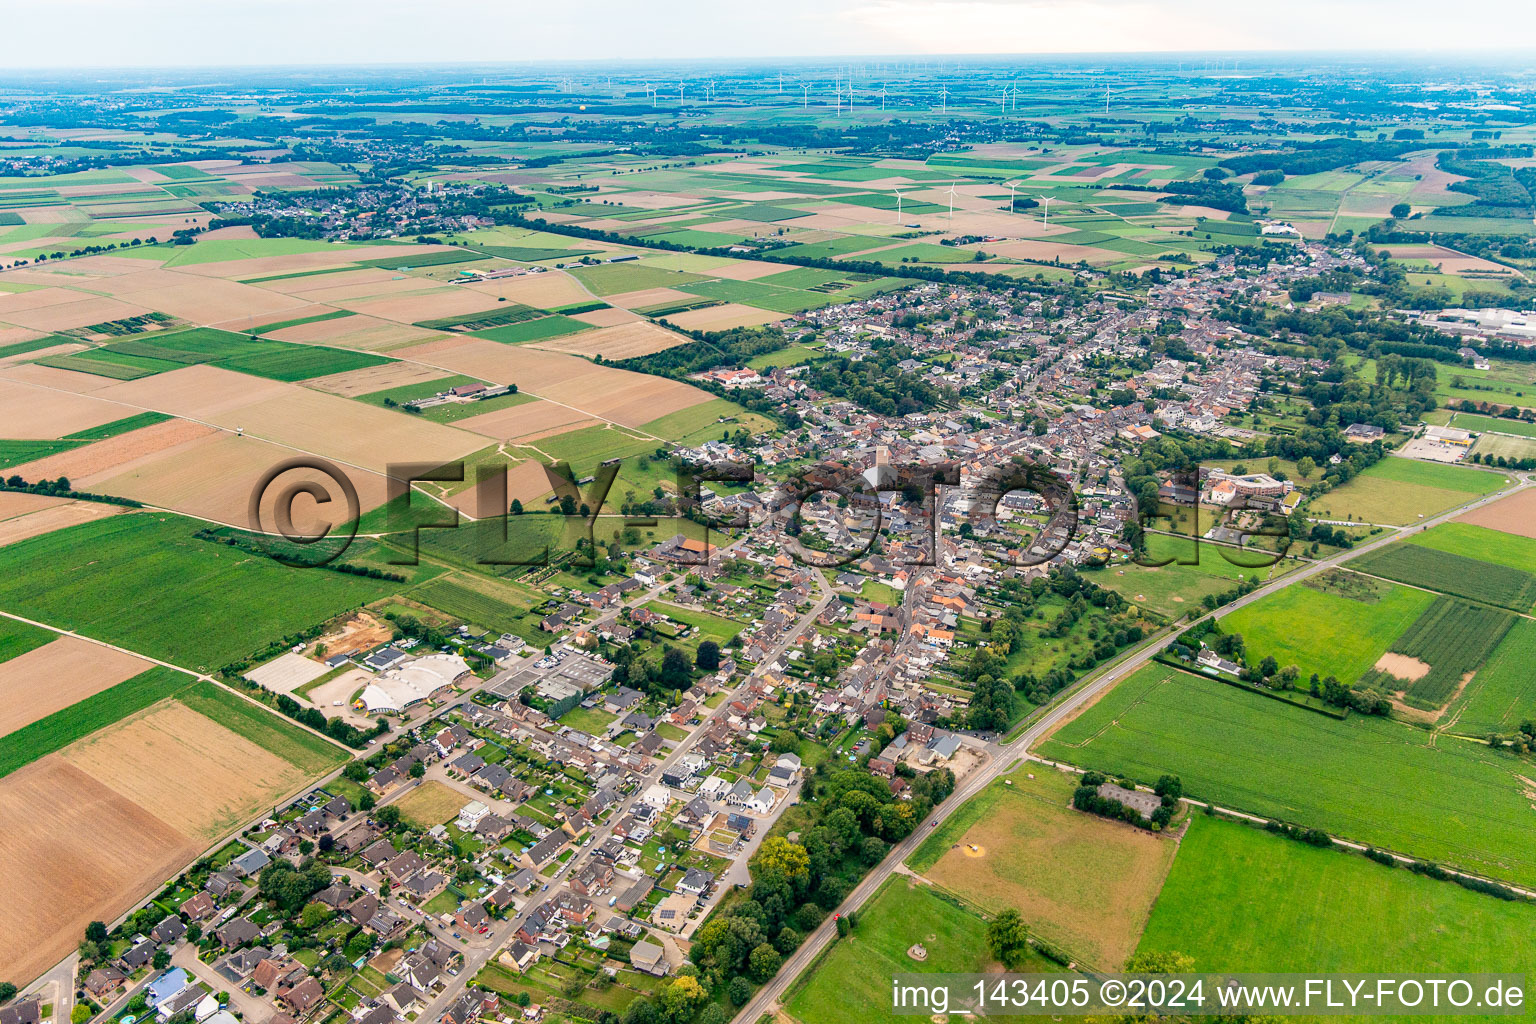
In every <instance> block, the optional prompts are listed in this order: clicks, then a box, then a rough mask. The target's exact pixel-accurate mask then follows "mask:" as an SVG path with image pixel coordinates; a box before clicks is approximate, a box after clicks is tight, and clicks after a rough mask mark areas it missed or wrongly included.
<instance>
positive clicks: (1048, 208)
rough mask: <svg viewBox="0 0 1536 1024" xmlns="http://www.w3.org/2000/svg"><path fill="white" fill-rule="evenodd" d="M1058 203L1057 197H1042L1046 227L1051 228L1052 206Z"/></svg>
mask: <svg viewBox="0 0 1536 1024" xmlns="http://www.w3.org/2000/svg"><path fill="white" fill-rule="evenodd" d="M1055 201H1056V197H1055V196H1041V197H1040V205H1041V206H1042V207H1043V208H1044V209H1045V226H1046V227H1050V226H1051V204H1052V203H1054V202H1055Z"/></svg>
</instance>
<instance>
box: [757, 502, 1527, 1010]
mask: <svg viewBox="0 0 1536 1024" xmlns="http://www.w3.org/2000/svg"><path fill="white" fill-rule="evenodd" d="M1509 475H1510V476H1513V477H1514V479H1515V480H1516V481H1518V482H1517V483H1516V484H1515V486H1514V487H1507V488H1505V489H1503V490H1500V491H1495V492H1494V493H1492V494H1489V495H1486V496H1484V497H1482V498H1479V499H1477V500H1476V501H1472V502H1469V503H1467V504H1465V505H1458V506H1457V507H1456V508H1453V509H1451V510H1450V511H1448V512H1443V513H1441V514H1440V515H1438V516H1435V517H1433V518H1431V519H1426V520H1425V521H1424V522H1423V523H1421V524H1418V525H1415V526H1412V527H1408V528H1406V529H1403V530H1398V531H1395V532H1393V533H1390V534H1387V535H1386V536H1384V537H1380V538H1378V539H1376V540H1373V541H1371V542H1370V543H1368V544H1362V545H1360V546H1358V547H1354V548H1350V549H1349V550H1347V551H1341V552H1339V553H1338V554H1336V555H1332V556H1330V557H1328V558H1323V559H1319V560H1317V561H1315V562H1312V563H1310V564H1308V565H1307V566H1305V567H1304V568H1301V569H1297V570H1296V571H1294V572H1290V573H1287V574H1286V575H1284V576H1282V577H1280V578H1279V579H1277V580H1275V581H1273V582H1272V583H1266V584H1265V585H1264V586H1262V587H1259V588H1258V589H1256V590H1254V591H1253V592H1251V593H1249V594H1245V595H1244V596H1242V597H1240V598H1238V599H1237V600H1236V601H1233V602H1231V603H1230V604H1227V605H1224V606H1222V607H1221V608H1219V609H1217V610H1216V611H1214V612H1207V613H1206V614H1204V615H1202V616H1200V617H1199V618H1197V619H1193V620H1191V621H1190V625H1191V626H1192V625H1195V624H1197V623H1199V622H1202V621H1204V620H1205V619H1208V618H1211V617H1213V616H1215V615H1225V614H1227V613H1228V612H1231V611H1235V610H1236V609H1238V608H1242V607H1244V606H1245V605H1248V604H1252V603H1253V602H1254V601H1258V600H1260V599H1262V598H1264V597H1267V596H1269V595H1270V594H1273V593H1275V592H1276V591H1278V590H1281V589H1283V588H1285V587H1289V586H1291V585H1292V584H1294V583H1300V582H1301V581H1302V580H1305V579H1309V578H1310V577H1312V576H1315V575H1317V574H1318V573H1320V572H1325V571H1327V570H1328V569H1332V568H1335V567H1337V566H1339V565H1341V564H1343V563H1344V562H1347V561H1349V560H1350V559H1352V558H1358V557H1359V556H1361V555H1364V554H1366V553H1368V552H1371V551H1375V550H1376V549H1378V548H1380V547H1383V546H1385V545H1387V544H1390V543H1392V542H1393V541H1396V540H1400V539H1402V538H1403V537H1406V536H1408V535H1409V534H1411V533H1416V532H1418V531H1421V530H1427V529H1428V528H1430V527H1431V526H1438V525H1439V524H1441V523H1444V522H1448V521H1450V520H1452V519H1455V518H1456V517H1457V516H1461V515H1465V514H1466V513H1467V512H1470V511H1472V510H1473V509H1476V508H1481V507H1482V506H1484V505H1488V504H1491V503H1492V502H1494V501H1498V500H1500V499H1502V498H1507V497H1509V496H1510V495H1511V494H1514V493H1516V492H1517V491H1521V490H1524V489H1525V488H1527V487H1529V486H1531V478H1530V477H1522V476H1519V475H1516V474H1509ZM1212 546H1213V547H1214V546H1215V545H1212ZM1218 557H1219V556H1218ZM1169 632H1170V631H1169V630H1165V631H1164V632H1163V633H1160V634H1158V635H1157V636H1154V637H1152V638H1151V639H1150V640H1149V641H1147V642H1145V643H1143V644H1142V645H1141V646H1140V647H1139V648H1137V649H1136V650H1135V651H1134V652H1133V653H1132V654H1131V655H1130V656H1128V657H1125V658H1122V659H1121V660H1119V661H1117V662H1115V663H1113V664H1111V665H1109V666H1107V667H1106V668H1104V669H1102V670H1101V671H1100V672H1099V673H1098V674H1097V675H1093V676H1090V677H1088V680H1087V681H1086V682H1084V683H1082V684H1080V685H1079V686H1078V687H1077V688H1076V689H1074V690H1072V691H1071V692H1069V693H1068V695H1067V696H1066V697H1065V698H1063V699H1062V700H1061V701H1060V702H1059V703H1058V704H1056V705H1055V706H1054V707H1052V708H1051V709H1050V710H1049V711H1047V712H1046V713H1045V714H1044V715H1042V716H1041V717H1040V719H1039V720H1038V721H1036V722H1035V723H1034V724H1033V725H1031V726H1030V727H1029V728H1028V729H1026V730H1025V731H1024V732H1023V733H1022V734H1021V735H1020V736H1019V737H1018V739H1016V740H1014V741H1013V742H1012V743H1009V744H1007V745H1005V746H1003V747H1001V748H1000V752H999V754H998V756H997V757H995V758H993V759H992V761H991V762H989V763H988V764H987V765H986V767H984V768H983V769H981V770H979V771H977V772H976V773H974V774H973V775H971V776H970V777H969V778H967V779H966V780H965V781H964V783H962V784H961V785H960V786H958V787H957V788H956V790H955V792H954V793H952V794H950V796H949V799H947V800H945V801H944V802H943V803H942V804H940V805H939V806H938V807H937V808H935V809H934V812H933V815H932V816H931V817H930V818H929V821H928V822H924V823H921V824H919V825H918V827H917V828H916V829H914V830H913V831H912V834H911V835H909V836H907V838H905V839H903V840H902V841H901V842H899V843H897V844H896V845H895V846H893V847H892V848H891V851H890V853H888V854H887V855H886V858H885V860H883V861H881V862H880V863H879V865H877V866H876V867H875V869H874V870H873V871H871V872H870V873H869V874H867V875H865V876H864V879H863V880H862V881H861V882H859V884H858V885H856V886H854V888H853V891H852V892H850V893H849V894H848V897H847V898H846V899H845V900H843V902H842V904H841V905H840V906H839V907H838V908H837V914H836V915H829V916H828V917H827V919H826V920H824V921H822V923H821V924H820V925H819V926H818V927H817V928H816V930H815V931H813V932H811V934H810V935H808V936H806V939H805V941H804V942H802V943H801V944H800V948H799V949H797V950H795V952H794V953H793V954H792V955H791V956H790V957H789V959H787V960H785V961H784V964H783V966H782V967H781V968H780V969H779V973H778V974H776V975H774V977H773V979H772V980H771V981H769V982H767V983H766V984H764V985H763V987H762V988H760V989H758V990H757V993H756V994H755V995H754V996H753V997H752V998H751V999H750V1000H749V1001H748V1002H747V1004H746V1005H745V1006H743V1007H742V1008H741V1010H740V1012H739V1013H737V1014H736V1017H735V1020H734V1024H754V1022H755V1021H757V1019H758V1018H759V1017H761V1016H762V1015H763V1014H765V1013H769V1012H771V1011H773V1010H775V1009H776V1008H777V1007H778V1006H779V1005H780V1003H781V1000H782V999H783V997H784V993H785V992H786V991H787V990H788V989H789V987H790V985H791V984H793V982H794V980H795V979H796V978H798V977H799V976H800V975H801V974H802V973H803V972H804V971H805V969H806V968H807V967H809V966H810V965H811V963H812V962H813V961H815V959H816V958H817V957H818V956H820V955H821V952H822V950H824V949H826V948H827V946H828V944H829V943H831V941H832V940H833V938H835V937H836V935H837V923H836V920H835V919H836V917H837V916H838V915H841V914H847V913H849V912H850V911H854V910H857V909H858V908H859V907H861V906H863V904H864V902H865V901H866V900H868V899H869V898H870V897H871V896H873V895H874V894H875V891H876V890H877V889H879V888H880V886H882V885H884V884H885V881H886V879H888V878H890V877H891V875H892V874H893V873H895V871H896V869H897V868H898V867H899V866H900V865H901V864H902V862H903V861H905V860H906V859H907V858H908V857H909V856H911V855H912V853H913V852H914V851H915V850H916V849H917V847H918V845H919V844H921V843H922V841H923V840H924V839H925V838H927V836H928V834H929V833H930V832H931V831H932V830H933V829H932V827H931V826H932V825H936V824H938V823H939V822H942V821H943V820H944V819H945V818H947V817H949V815H951V814H953V813H954V812H955V810H956V809H957V808H959V807H960V806H961V805H962V804H964V803H965V802H966V801H967V800H969V799H970V798H971V797H973V796H975V795H976V794H977V793H979V792H981V791H982V790H983V789H985V788H986V787H987V786H988V785H990V784H991V783H992V782H993V781H994V780H996V779H997V778H998V777H999V776H1001V775H1002V774H1003V773H1004V772H1006V771H1007V770H1008V769H1009V768H1011V767H1012V766H1013V764H1014V763H1015V762H1016V761H1017V760H1018V759H1019V758H1021V757H1022V756H1023V755H1024V754H1025V753H1027V752H1028V750H1029V748H1030V747H1032V746H1034V745H1035V743H1036V742H1038V741H1039V740H1040V739H1042V738H1043V737H1045V736H1046V735H1047V734H1048V733H1050V732H1051V731H1052V730H1053V729H1055V727H1056V726H1058V725H1060V724H1061V723H1062V721H1063V720H1065V719H1066V718H1068V717H1070V716H1071V715H1073V714H1074V713H1075V712H1076V711H1077V710H1078V709H1079V708H1081V707H1083V706H1085V705H1086V704H1089V703H1091V702H1092V701H1093V700H1095V699H1096V698H1097V697H1098V696H1099V695H1100V694H1102V693H1103V692H1104V691H1105V690H1107V689H1109V688H1110V687H1112V686H1114V685H1115V684H1116V683H1118V682H1119V681H1120V680H1122V679H1124V678H1125V677H1127V676H1129V675H1130V674H1131V673H1133V672H1135V671H1136V670H1137V669H1139V668H1141V667H1142V666H1143V665H1145V664H1147V662H1149V661H1151V660H1152V658H1153V657H1154V656H1155V655H1156V654H1157V652H1158V651H1159V650H1160V649H1161V647H1162V640H1163V639H1164V637H1165V636H1166V635H1167V634H1168V633H1169Z"/></svg>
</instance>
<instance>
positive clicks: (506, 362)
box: [397, 341, 710, 427]
mask: <svg viewBox="0 0 1536 1024" xmlns="http://www.w3.org/2000/svg"><path fill="white" fill-rule="evenodd" d="M424 350H427V351H424ZM397 354H398V355H399V356H400V357H401V358H406V359H417V360H419V361H420V362H424V363H430V364H432V365H434V366H439V367H442V368H443V369H446V370H452V371H454V372H455V373H462V374H466V375H468V376H471V377H478V378H479V379H481V380H489V381H494V382H496V383H498V384H516V385H517V386H518V388H519V389H521V390H522V391H524V392H526V393H528V394H532V395H535V396H537V397H541V398H548V399H550V400H551V401H555V402H562V403H564V404H566V405H570V406H573V407H575V408H577V409H581V410H582V411H584V412H587V413H589V414H591V415H592V416H595V417H597V418H599V419H607V420H613V421H614V422H616V423H619V424H622V425H624V426H627V427H639V426H642V425H643V424H646V423H650V422H652V421H653V420H656V419H658V418H659V417H662V416H665V415H667V414H668V413H673V412H677V411H678V410H679V409H687V408H689V407H690V406H694V405H698V404H699V403H700V402H707V401H709V400H710V395H709V394H708V393H707V392H704V391H700V390H699V389H698V388H695V387H691V386H689V385H687V384H683V383H680V382H678V381H673V380H667V379H665V378H662V377H653V376H650V375H649V374H643V373H633V372H631V371H629V370H620V369H618V368H616V367H612V366H599V365H597V364H595V363H589V362H587V361H586V360H585V359H578V358H577V357H575V356H569V355H566V354H564V353H561V352H541V351H539V350H537V349H533V348H530V347H529V346H527V345H502V344H499V343H497V342H494V341H472V342H465V343H464V344H462V345H454V346H441V347H439V346H436V345H432V346H420V347H418V348H413V349H405V350H402V351H401V352H399V353H397Z"/></svg>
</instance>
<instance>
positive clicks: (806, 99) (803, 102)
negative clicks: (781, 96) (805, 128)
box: [800, 84, 811, 110]
mask: <svg viewBox="0 0 1536 1024" xmlns="http://www.w3.org/2000/svg"><path fill="white" fill-rule="evenodd" d="M800 93H801V95H800V109H801V110H809V109H811V87H810V86H808V85H804V84H802V85H801V86H800Z"/></svg>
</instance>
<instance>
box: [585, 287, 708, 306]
mask: <svg viewBox="0 0 1536 1024" xmlns="http://www.w3.org/2000/svg"><path fill="white" fill-rule="evenodd" d="M606 301H607V302H608V303H610V304H611V305H614V306H621V307H623V308H624V309H643V308H645V307H646V306H660V305H661V304H662V303H666V302H699V301H701V300H700V298H699V296H697V295H694V294H692V293H691V292H680V291H678V290H677V289H676V288H642V289H641V290H640V291H637V292H620V293H619V294H618V295H609V296H607V297H606Z"/></svg>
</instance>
